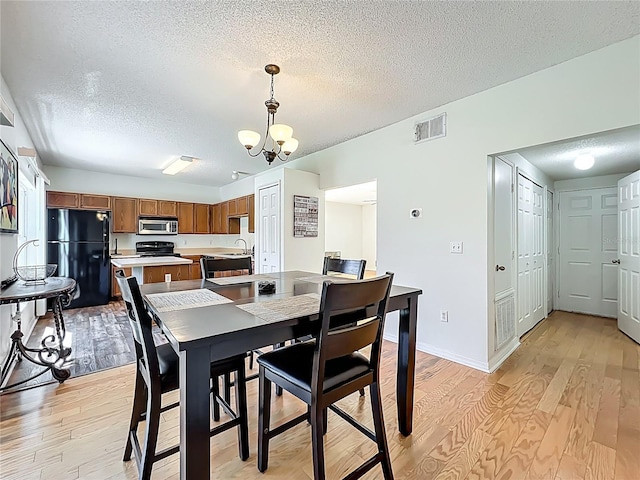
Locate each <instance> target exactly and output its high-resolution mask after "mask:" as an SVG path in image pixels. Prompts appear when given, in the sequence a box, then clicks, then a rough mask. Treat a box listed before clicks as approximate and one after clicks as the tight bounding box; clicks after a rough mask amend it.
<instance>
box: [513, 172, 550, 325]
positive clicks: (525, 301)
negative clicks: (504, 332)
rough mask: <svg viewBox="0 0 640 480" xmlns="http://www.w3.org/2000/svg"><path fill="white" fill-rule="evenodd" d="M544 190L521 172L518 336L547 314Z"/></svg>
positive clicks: (519, 186)
mask: <svg viewBox="0 0 640 480" xmlns="http://www.w3.org/2000/svg"><path fill="white" fill-rule="evenodd" d="M543 199H544V190H543V188H542V187H541V186H540V185H537V184H535V183H533V182H532V181H531V180H529V179H528V178H526V177H524V176H523V175H521V174H519V175H518V335H519V336H522V335H523V334H524V333H526V332H528V331H529V330H531V329H532V328H533V327H535V326H536V324H537V323H538V322H539V321H540V320H542V319H543V318H544V316H545V308H546V303H547V302H546V300H545V294H544V284H545V278H544V274H545V265H544V245H545V241H544V240H545V238H544V234H545V233H544V231H545V225H544V205H543Z"/></svg>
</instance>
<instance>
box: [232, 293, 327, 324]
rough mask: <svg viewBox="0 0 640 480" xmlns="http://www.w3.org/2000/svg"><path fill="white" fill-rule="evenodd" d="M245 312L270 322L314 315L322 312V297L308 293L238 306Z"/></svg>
mask: <svg viewBox="0 0 640 480" xmlns="http://www.w3.org/2000/svg"><path fill="white" fill-rule="evenodd" d="M236 306H237V307H238V308H241V309H242V310H244V311H245V312H248V313H250V314H252V315H255V316H256V317H260V318H262V319H263V320H267V321H269V322H277V321H280V320H287V319H289V318H297V317H301V316H305V315H313V314H315V313H318V311H319V310H320V295H318V294H317V293H307V294H304V295H296V296H295V297H286V298H277V299H274V300H269V301H266V302H257V303H245V304H242V305H236Z"/></svg>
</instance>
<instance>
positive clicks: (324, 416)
mask: <svg viewBox="0 0 640 480" xmlns="http://www.w3.org/2000/svg"><path fill="white" fill-rule="evenodd" d="M328 415H329V409H328V408H325V409H323V410H322V434H323V435H326V434H327V429H328V428H329V418H328Z"/></svg>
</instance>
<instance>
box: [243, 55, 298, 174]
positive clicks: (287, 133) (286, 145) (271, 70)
mask: <svg viewBox="0 0 640 480" xmlns="http://www.w3.org/2000/svg"><path fill="white" fill-rule="evenodd" d="M264 71H265V72H267V73H268V74H269V75H271V98H269V100H267V101H266V102H264V104H265V105H266V107H267V131H266V132H265V134H264V141H263V142H262V146H261V147H260V151H259V152H256V153H255V154H254V153H251V149H252V148H253V147H255V146H256V145H258V144H259V143H260V134H259V133H258V132H254V131H252V130H240V131H239V132H238V140H240V143H241V144H242V145H244V148H246V149H247V152H248V153H249V155H251V156H252V157H257V156H258V155H260V154H261V153H262V154H263V155H264V158H265V160H266V161H267V162H268V163H269V165H271V162H273V161H274V160H275V159H276V157H277V158H279V159H280V160H282V161H283V162H286V161H287V159H288V158H289V155H290V154H292V153H293V152H295V151H296V149H297V148H298V140H296V139H295V138H293V128H291V127H290V126H289V125H284V124H282V123H275V117H276V112H277V111H278V107H279V106H280V103H279V102H278V101H277V100H276V99H275V97H274V96H273V76H274V75H277V74H278V73H280V67H279V66H278V65H273V64H269V65H267V66H265V67H264ZM268 135H270V136H271V139H272V145H271V149H270V150H269V149H268V148H265V147H266V145H267V140H268V139H267V136H268ZM281 153H283V154H284V155H285V156H284V157H281V156H280V154H281Z"/></svg>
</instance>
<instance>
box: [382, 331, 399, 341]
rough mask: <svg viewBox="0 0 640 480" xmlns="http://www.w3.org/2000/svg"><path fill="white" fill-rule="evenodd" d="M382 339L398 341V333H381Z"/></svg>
mask: <svg viewBox="0 0 640 480" xmlns="http://www.w3.org/2000/svg"><path fill="white" fill-rule="evenodd" d="M382 338H383V340H387V341H389V342H393V343H398V334H397V333H385V334H383V335H382Z"/></svg>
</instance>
